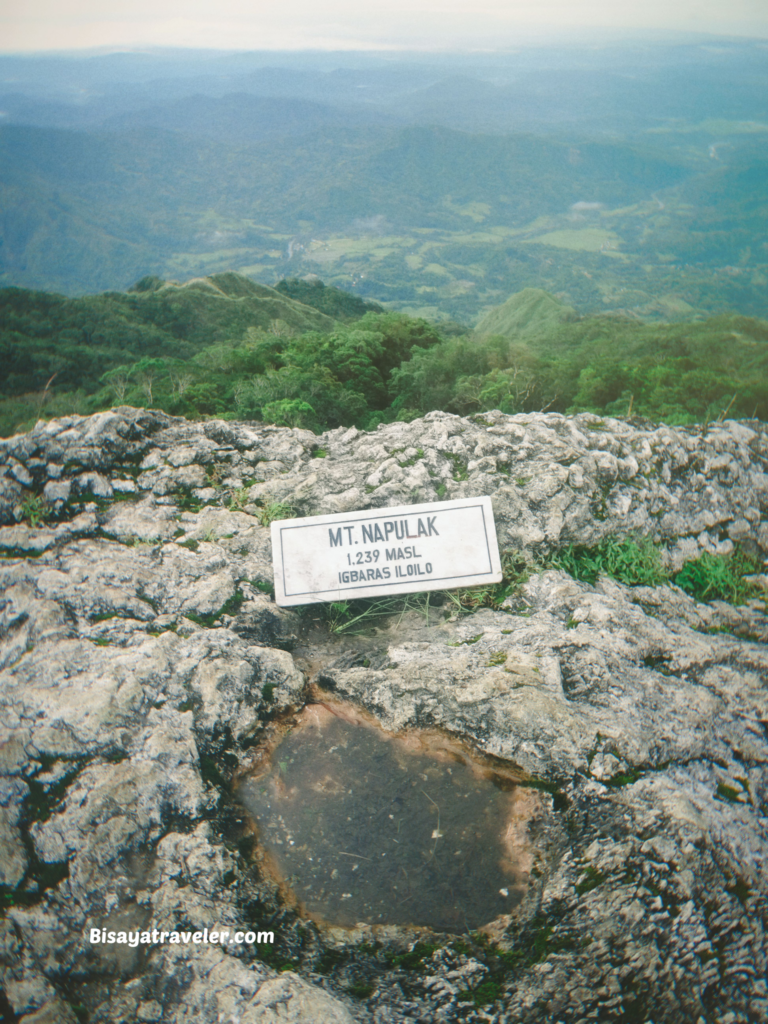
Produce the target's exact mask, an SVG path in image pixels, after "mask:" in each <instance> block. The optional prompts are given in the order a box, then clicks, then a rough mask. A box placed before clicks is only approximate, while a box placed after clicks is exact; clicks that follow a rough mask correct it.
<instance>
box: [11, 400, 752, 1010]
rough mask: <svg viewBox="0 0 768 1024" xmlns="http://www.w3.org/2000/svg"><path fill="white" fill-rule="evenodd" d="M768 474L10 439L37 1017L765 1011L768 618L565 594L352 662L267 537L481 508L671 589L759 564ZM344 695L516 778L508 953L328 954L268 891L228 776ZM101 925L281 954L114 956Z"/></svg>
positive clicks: (208, 435)
mask: <svg viewBox="0 0 768 1024" xmlns="http://www.w3.org/2000/svg"><path fill="white" fill-rule="evenodd" d="M767 460H768V431H766V428H765V427H764V426H763V425H761V424H758V423H748V424H747V423H736V422H726V423H722V424H713V425H710V426H709V427H708V428H706V429H702V428H695V429H694V428H691V429H683V428H669V427H663V426H662V427H656V426H652V425H648V424H631V423H626V422H623V421H617V420H605V421H602V420H598V419H597V418H596V417H594V416H590V415H582V416H578V417H572V418H566V417H563V416H559V415H541V414H539V415H525V416H506V415H503V414H501V413H488V414H484V415H483V416H479V417H475V418H473V419H471V420H468V419H461V418H459V417H455V416H450V415H447V414H442V413H432V414H430V415H428V416H427V417H425V418H424V419H423V420H416V421H414V422H413V423H408V424H405V423H396V424H390V425H388V426H383V427H380V428H379V429H378V430H377V431H375V432H372V433H369V434H365V433H361V432H359V431H356V430H354V429H350V430H337V431H331V432H328V433H326V434H324V435H322V436H320V437H316V436H315V435H313V434H311V433H308V432H306V431H301V430H287V429H278V428H273V427H265V426H263V425H253V424H250V425H249V424H238V423H233V422H221V421H210V422H207V423H188V422H186V421H183V420H176V419H172V418H170V417H168V416H165V415H163V414H161V413H156V412H151V411H144V410H133V409H127V408H123V409H117V410H114V411H112V412H110V413H102V414H99V415H97V416H93V417H90V418H80V417H69V418H67V419H63V420H59V421H52V422H50V423H45V424H42V423H41V424H38V426H37V427H35V429H34V430H33V431H31V432H30V433H28V434H24V435H19V436H17V437H14V438H10V439H7V440H4V441H0V522H2V524H3V525H2V526H0V554H2V558H0V704H1V705H2V723H3V725H2V730H3V731H2V745H0V766H1V768H2V780H1V781H0V784H1V785H2V790H1V795H0V873H1V874H2V877H1V878H0V884H2V886H3V888H2V893H3V899H4V902H5V913H4V917H3V919H2V921H0V949H1V950H2V952H0V963H1V964H2V971H3V981H2V987H3V991H4V993H5V999H6V1001H7V1004H8V1006H9V1009H10V1011H12V1013H13V1014H14V1015H15V1017H14V1018H13V1019H21V1020H23V1021H25V1022H28V1024H31V1022H38V1021H40V1022H42V1021H52V1022H53V1021H62V1022H63V1021H74V1020H77V1019H86V1018H85V1016H84V1015H85V1014H87V1019H88V1020H89V1021H93V1022H101V1021H104V1022H106V1021H117V1020H140V1021H161V1020H162V1021H163V1022H166V1021H169V1022H178V1024H182V1022H183V1024H202V1022H208V1021H211V1022H213V1021H223V1020H227V1021H229V1020H238V1021H242V1022H243V1024H246V1022H262V1021H263V1022H267V1021H285V1020H288V1021H297V1022H299V1021H301V1022H303V1021H307V1022H309V1021H312V1022H315V1021H323V1022H325V1021H327V1022H336V1021H338V1022H339V1024H341V1022H346V1021H352V1020H358V1021H372V1022H376V1024H386V1022H389V1021H392V1022H395V1021H397V1022H399V1021H403V1020H411V1019H412V1020H423V1021H437V1020H442V1021H465V1020H466V1021H471V1020H478V1021H480V1020H495V1021H499V1022H501V1021H513V1020H514V1021H523V1022H531V1024H533V1022H535V1021H553V1022H554V1021H562V1022H569V1024H576V1022H580V1021H587V1020H595V1019H597V1020H624V1021H629V1020H637V1021H646V1020H653V1021H655V1022H656V1024H659V1022H661V1021H664V1022H677V1021H703V1022H705V1024H715V1022H717V1024H736V1022H741V1021H743V1022H747V1021H768V988H766V981H765V979H766V968H767V967H768V962H767V957H768V943H767V942H766V932H765V929H766V922H767V921H768V917H767V916H766V915H767V914H768V902H767V899H768V866H767V865H766V850H767V849H768V845H767V840H768V836H767V835H766V827H767V826H768V767H767V766H768V736H767V730H768V724H767V723H768V688H767V686H766V684H767V682H768V652H767V651H766V646H765V641H766V638H767V637H768V619H767V618H766V614H765V605H764V601H752V602H751V603H748V604H747V605H743V606H740V607H732V606H731V605H728V604H725V603H723V602H712V603H709V604H703V603H697V602H695V601H694V600H692V599H691V598H689V597H687V596H686V595H685V594H683V593H682V592H681V591H680V590H679V589H678V588H676V587H674V586H663V587H655V588H650V587H635V588H629V587H625V586H622V585H620V584H618V583H616V582H615V581H612V580H610V579H607V578H600V579H598V581H597V583H596V584H595V585H594V586H590V585H587V584H585V583H580V582H578V581H576V580H574V579H572V578H571V577H569V576H567V575H566V574H565V573H563V572H559V571H555V570H552V569H548V570H542V571H538V572H534V573H533V574H532V575H531V576H530V578H529V579H528V581H527V582H526V583H524V584H523V585H522V586H521V587H520V589H519V590H518V592H517V593H515V594H514V595H513V596H511V597H510V598H509V599H508V600H507V602H506V603H505V605H504V606H503V607H502V608H501V609H500V610H492V609H490V608H483V609H480V610H479V611H476V612H474V613H473V614H471V615H458V614H454V615H452V616H448V617H446V616H445V615H444V614H441V613H440V612H438V613H436V614H433V615H432V616H431V617H430V619H429V621H425V620H424V619H423V618H419V616H418V615H417V614H416V613H413V612H411V613H408V614H407V615H406V616H405V617H404V618H402V619H401V620H399V621H398V623H397V624H396V625H395V624H391V625H389V626H387V624H385V623H384V624H380V627H379V628H378V630H377V631H375V632H373V633H372V634H371V635H369V636H368V637H366V638H349V639H345V638H344V637H341V638H338V637H334V636H330V635H328V634H327V633H324V634H322V635H321V632H318V631H317V630H316V629H315V633H312V632H311V630H309V627H308V626H307V621H306V619H303V618H302V616H301V614H299V613H298V612H287V611H285V610H282V609H280V608H278V607H277V606H276V605H275V604H274V602H273V600H272V599H271V598H270V596H269V591H270V586H271V581H272V564H271V549H270V542H269V529H268V523H269V521H270V519H271V518H272V517H273V516H275V515H280V514H285V512H286V511H288V510H289V509H292V510H293V512H294V513H295V514H297V515H312V514H320V513H327V512H336V511H347V510H350V509H355V508H366V507H386V506H392V505H399V504H407V503H411V502H423V501H434V500H439V499H448V498H453V497H464V496H471V495H478V494H489V495H491V497H492V500H493V506H494V514H495V517H496V523H497V530H498V534H499V541H500V547H501V549H502V551H508V552H513V553H516V554H518V555H524V556H526V557H527V558H529V559H530V560H532V561H533V560H535V559H536V558H537V557H541V556H543V555H546V554H547V553H550V552H552V551H554V550H556V549H557V548H559V547H561V546H563V545H566V544H583V545H594V544H595V543H597V542H598V541H599V540H601V539H602V538H604V537H608V536H629V535H633V536H643V537H648V538H650V539H652V540H653V541H655V542H656V543H658V544H659V545H661V549H662V551H663V554H664V558H665V560H666V562H667V564H668V565H669V567H670V568H673V569H676V568H679V567H680V566H681V565H682V564H683V562H684V561H685V560H687V559H690V558H695V557H697V556H698V555H699V554H701V553H702V552H709V553H720V554H727V553H728V552H730V551H732V550H733V547H734V545H735V544H739V545H741V546H742V547H743V548H744V549H745V550H747V551H749V552H751V553H753V554H754V555H759V556H760V557H762V558H765V557H766V555H768V523H767V522H766V518H767V517H766V511H767V510H768V474H767V473H766V465H767ZM451 607H452V606H451V605H450V604H446V605H445V606H444V608H443V610H442V611H443V612H446V611H450V610H451ZM312 628H313V629H314V628H315V627H312ZM324 699H328V700H329V701H333V700H343V701H348V702H351V703H352V704H354V705H356V706H357V707H360V708H363V709H364V710H365V711H366V712H368V713H369V714H370V715H372V716H373V717H374V718H375V719H376V720H377V721H378V722H379V723H380V724H381V726H382V727H383V728H384V729H386V730H390V731H396V730H403V729H419V728H430V729H435V728H437V729H440V730H443V731H445V732H448V733H451V734H453V735H456V736H458V737H460V738H461V739H463V740H464V741H466V742H467V743H470V744H471V745H473V746H474V747H475V748H476V749H477V750H478V751H480V752H482V753H484V754H486V755H491V756H493V757H497V758H501V759H503V760H504V761H506V762H509V763H511V764H513V765H515V766H516V767H517V768H518V769H519V771H520V773H521V776H522V778H523V779H524V782H523V785H522V787H521V789H523V790H524V791H525V792H526V793H527V794H528V797H529V799H527V803H526V806H527V807H528V812H527V818H526V819H525V821H524V823H523V824H522V825H521V828H524V829H525V832H526V837H527V839H526V841H527V842H529V843H530V844H531V845H532V847H534V848H535V850H536V857H535V864H534V865H533V867H532V869H531V872H530V877H529V883H528V892H527V895H526V896H525V898H524V900H523V902H522V903H521V904H520V906H519V908H518V909H517V910H516V912H515V914H514V915H511V916H510V917H509V918H508V919H500V920H498V921H496V922H494V923H493V924H492V925H490V927H489V931H488V934H489V935H490V936H491V937H492V938H493V939H494V940H495V941H496V942H498V943H499V945H498V947H496V946H492V945H489V944H488V942H485V940H483V941H482V942H481V941H479V940H477V939H476V938H475V939H471V940H470V939H466V940H465V941H464V942H463V944H462V943H457V942H455V941H454V942H451V941H449V938H448V937H446V938H444V939H443V940H440V939H435V938H434V937H430V936H427V935H425V934H424V933H422V932H419V931H418V930H410V931H409V930H401V931H400V932H398V930H397V929H390V930H386V929H384V930H379V931H376V930H375V929H372V928H370V927H367V926H360V927H359V928H358V929H357V930H354V931H352V932H342V931H341V930H338V929H336V930H335V929H323V928H318V927H315V926H314V925H310V924H309V923H308V922H305V921H302V920H301V919H300V918H298V917H297V916H296V914H295V912H294V911H293V910H291V908H290V906H289V905H288V904H286V903H285V902H284V901H283V898H282V895H281V894H280V892H278V891H277V890H276V888H275V886H274V884H273V883H271V882H269V881H268V879H267V878H266V877H264V876H263V875H262V874H261V872H260V869H259V864H258V859H257V858H256V859H254V857H253V856H252V839H251V834H250V832H249V829H248V824H247V821H245V820H244V812H243V811H242V809H240V808H239V807H238V805H237V804H236V802H235V801H234V799H233V795H232V790H233V780H235V779H236V778H237V776H238V775H239V774H242V773H243V772H244V771H246V770H247V769H248V767H249V765H251V764H253V763H254V759H255V758H256V757H257V756H258V749H259V743H260V741H261V740H263V739H264V738H265V737H266V736H268V735H269V733H270V730H271V729H272V728H273V724H274V723H275V722H277V721H279V720H281V719H284V718H286V717H288V716H290V715H291V713H292V712H293V711H295V710H298V709H300V708H301V707H302V706H303V705H304V704H305V703H306V702H307V701H308V700H324ZM102 928H103V929H109V930H114V931H115V932H118V931H125V932H126V933H128V932H132V933H141V932H142V931H144V930H145V929H147V928H152V929H158V930H159V931H161V932H163V931H164V932H167V933H169V934H170V933H172V932H174V931H188V932H190V933H195V932H197V931H202V930H203V929H208V931H209V932H211V931H214V930H215V931H218V932H221V931H224V930H227V931H231V932H234V931H236V930H238V929H241V928H242V929H253V930H254V931H255V932H257V931H258V930H262V929H263V930H265V931H266V930H272V931H274V932H275V933H276V935H277V942H276V944H275V946H274V947H273V948H271V952H270V949H268V948H267V947H266V946H259V947H258V949H257V948H256V947H255V946H253V945H250V946H249V945H245V944H238V945H232V946H230V945H227V944H225V945H222V944H221V943H218V944H217V943H210V942H209V943H199V944H197V945H195V944H194V943H193V944H187V945H184V944H181V945H180V944H170V943H168V942H164V943H162V944H159V943H155V944H143V945H138V946H135V947H132V946H130V945H125V944H124V945H116V944H108V943H103V942H98V943H92V942H91V941H90V935H91V930H92V929H102ZM417 939H420V940H422V942H423V943H427V942H428V943H429V945H422V946H420V947H416V949H415V951H414V950H412V951H411V959H410V961H409V960H407V958H406V959H405V960H403V958H402V957H401V958H400V960H398V959H397V957H393V956H389V957H387V955H386V952H387V950H388V949H390V948H393V949H400V951H401V952H402V951H403V949H404V948H405V947H406V946H407V944H408V943H409V942H413V941H415V940H417ZM377 942H378V943H379V947H380V948H378V949H377V947H376V943H377ZM483 943H485V944H483ZM328 951H330V952H331V953H333V956H331V957H329V956H328ZM419 951H421V952H419ZM417 953H418V955H416V954H417ZM324 958H325V959H324ZM323 964H326V967H325V968H324V967H323V966H322V965H323ZM328 964H337V965H339V964H340V965H341V966H338V967H337V968H334V969H333V970H331V969H330V968H328V967H327V965H328ZM286 967H289V968H291V969H290V970H285V968H286ZM361 977H364V978H366V979H372V981H371V985H369V986H368V987H367V988H366V986H362V987H361V986H360V985H359V984H357V987H356V983H358V982H359V979H360V978H361ZM483 986H485V987H483ZM371 989H372V990H371ZM347 990H348V991H347ZM78 1014H79V1015H80V1017H79V1018H78Z"/></svg>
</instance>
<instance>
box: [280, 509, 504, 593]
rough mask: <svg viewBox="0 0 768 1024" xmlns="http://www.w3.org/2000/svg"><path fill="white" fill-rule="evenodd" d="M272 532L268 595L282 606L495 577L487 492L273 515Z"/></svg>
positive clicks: (496, 547) (493, 527) (492, 526)
mask: <svg viewBox="0 0 768 1024" xmlns="http://www.w3.org/2000/svg"><path fill="white" fill-rule="evenodd" d="M271 535H272V565H273V568H274V581H275V601H276V602H277V604H278V605H281V606H283V607H290V606H293V605H302V604H314V603H321V602H324V603H328V602H333V601H347V600H355V599H359V598H372V597H377V596H382V597H383V596H389V595H394V594H414V593H419V592H421V591H431V590H453V589H455V588H456V587H473V586H482V585H483V584H489V583H500V582H501V579H502V571H501V557H500V555H499V545H498V540H497V537H496V524H495V522H494V518H493V508H492V506H491V499H490V497H489V496H487V495H483V496H482V497H476V498H457V499H455V500H453V501H435V502H428V503H425V504H420V505H398V506H394V507H391V508H369V509H360V510H359V511H352V512H339V513H331V514H328V515H321V516H307V517H304V518H297V519H278V520H275V521H274V522H273V523H272V524H271ZM390 545H391V546H390ZM419 548H420V549H421V550H419ZM331 563H332V564H331ZM468 570H471V571H468Z"/></svg>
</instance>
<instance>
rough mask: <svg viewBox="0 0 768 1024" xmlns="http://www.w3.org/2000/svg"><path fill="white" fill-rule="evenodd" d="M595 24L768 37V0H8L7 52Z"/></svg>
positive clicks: (2, 29)
mask: <svg viewBox="0 0 768 1024" xmlns="http://www.w3.org/2000/svg"><path fill="white" fill-rule="evenodd" d="M594 28H608V29H619V30H627V29H629V30H633V29H641V30H662V31H664V30H670V31H684V32H688V31H693V32H708V33H713V34H718V35H743V36H757V37H762V38H768V0H476V2H474V3H470V2H469V0H416V2H414V0H220V2H219V3H217V4H214V3H212V2H211V0H205V2H203V0H0V50H2V51H4V52H8V51H12V50H52V49H55V50H62V49H73V48H80V47H102V46H106V47H115V46H117V47H132V46H142V45H144V46H146V45H149V46H195V47H205V48H207V47H214V48H217V47H220V48H223V49H249V50H260V49H307V48H310V49H368V48H375V49H379V48H388V47H395V48H400V47H403V46H407V47H413V48H416V49H424V48H433V47H434V48H440V49H456V48H459V49H467V48H469V49H473V48H482V49H487V48H490V49H497V48H503V47H508V46H514V45H515V43H519V42H525V41H530V40H533V39H536V38H537V37H539V38H540V37H541V36H542V34H544V33H547V32H548V31H557V34H558V35H561V34H562V33H563V32H570V31H574V32H579V33H580V34H581V33H583V31H584V30H590V29H594Z"/></svg>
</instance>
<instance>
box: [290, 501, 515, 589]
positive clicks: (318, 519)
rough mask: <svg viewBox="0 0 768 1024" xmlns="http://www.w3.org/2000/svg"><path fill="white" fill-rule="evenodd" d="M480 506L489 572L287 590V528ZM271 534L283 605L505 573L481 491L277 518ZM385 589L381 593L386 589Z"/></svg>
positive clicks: (465, 583) (485, 579)
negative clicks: (469, 495)
mask: <svg viewBox="0 0 768 1024" xmlns="http://www.w3.org/2000/svg"><path fill="white" fill-rule="evenodd" d="M473 506H479V507H480V511H481V514H482V517H483V528H484V530H485V542H486V548H487V551H488V562H489V566H490V569H489V570H488V571H487V572H478V573H471V574H465V575H463V576H442V577H440V578H439V579H436V578H434V577H430V579H428V580H423V581H422V580H419V579H416V580H414V581H413V582H410V583H409V582H406V581H405V580H403V581H402V582H401V583H399V584H398V585H397V590H396V591H393V590H392V589H391V588H392V586H393V581H392V580H386V581H382V582H381V583H378V582H375V583H366V584H363V585H360V584H355V583H350V584H349V585H347V586H341V587H335V588H329V589H327V590H316V591H303V592H301V593H300V594H286V593H285V579H284V576H285V568H284V566H285V559H284V557H283V555H284V549H283V536H282V534H283V532H284V531H288V530H295V529H301V528H302V527H316V526H324V525H327V524H332V525H338V524H343V523H352V522H371V521H373V520H376V519H389V518H392V517H393V516H412V515H418V514H424V513H426V512H427V511H428V512H430V513H437V512H441V511H450V510H452V509H458V508H471V507H473ZM271 535H272V567H273V571H274V587H275V602H276V603H277V604H278V605H280V606H281V607H290V606H293V605H304V604H319V603H325V604H329V603H331V602H334V601H352V600H356V599H359V598H375V597H376V596H377V592H378V593H379V594H380V595H381V596H382V597H397V596H398V595H399V594H417V593H424V592H427V591H432V590H453V589H455V588H457V587H476V586H483V585H484V584H490V583H500V582H501V580H502V578H503V574H502V571H501V558H500V555H499V544H498V539H497V536H496V523H495V520H494V517H493V507H492V504H491V499H490V496H488V495H481V496H477V497H472V498H456V499H454V500H453V501H435V502H427V503H423V504H419V505H395V506H391V507H387V506H384V507H382V508H367V509H357V510H355V511H352V512H334V513H330V514H326V515H321V516H306V517H303V518H295V519H277V520H275V521H273V522H272V524H271ZM385 588H386V592H385V593H382V591H383V590H385Z"/></svg>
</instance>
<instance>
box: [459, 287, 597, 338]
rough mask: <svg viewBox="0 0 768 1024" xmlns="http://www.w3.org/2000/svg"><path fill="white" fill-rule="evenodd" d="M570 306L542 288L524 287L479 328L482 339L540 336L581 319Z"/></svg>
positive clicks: (487, 317) (480, 323) (497, 308)
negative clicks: (492, 336)
mask: <svg viewBox="0 0 768 1024" xmlns="http://www.w3.org/2000/svg"><path fill="white" fill-rule="evenodd" d="M577 316H578V314H577V313H576V310H575V309H572V308H571V307H570V306H566V305H564V304H563V303H562V302H558V301H557V299H553V298H552V296H551V295H549V294H548V293H547V292H545V291H543V289H541V288H524V289H523V290H522V291H521V292H517V294H516V295H513V296H511V298H509V299H507V301H506V302H505V303H504V304H503V305H502V306H497V307H496V309H492V310H491V311H490V313H486V315H485V316H484V317H483V318H482V319H481V320H480V322H479V323H478V324H477V325H476V326H475V335H476V336H477V337H478V338H487V337H489V336H490V335H493V334H498V335H501V336H503V337H506V338H528V337H537V336H538V335H541V334H546V333H548V332H550V331H552V330H553V329H554V328H555V327H557V326H558V325H559V324H561V323H563V322H566V321H572V320H576V319H577Z"/></svg>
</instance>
